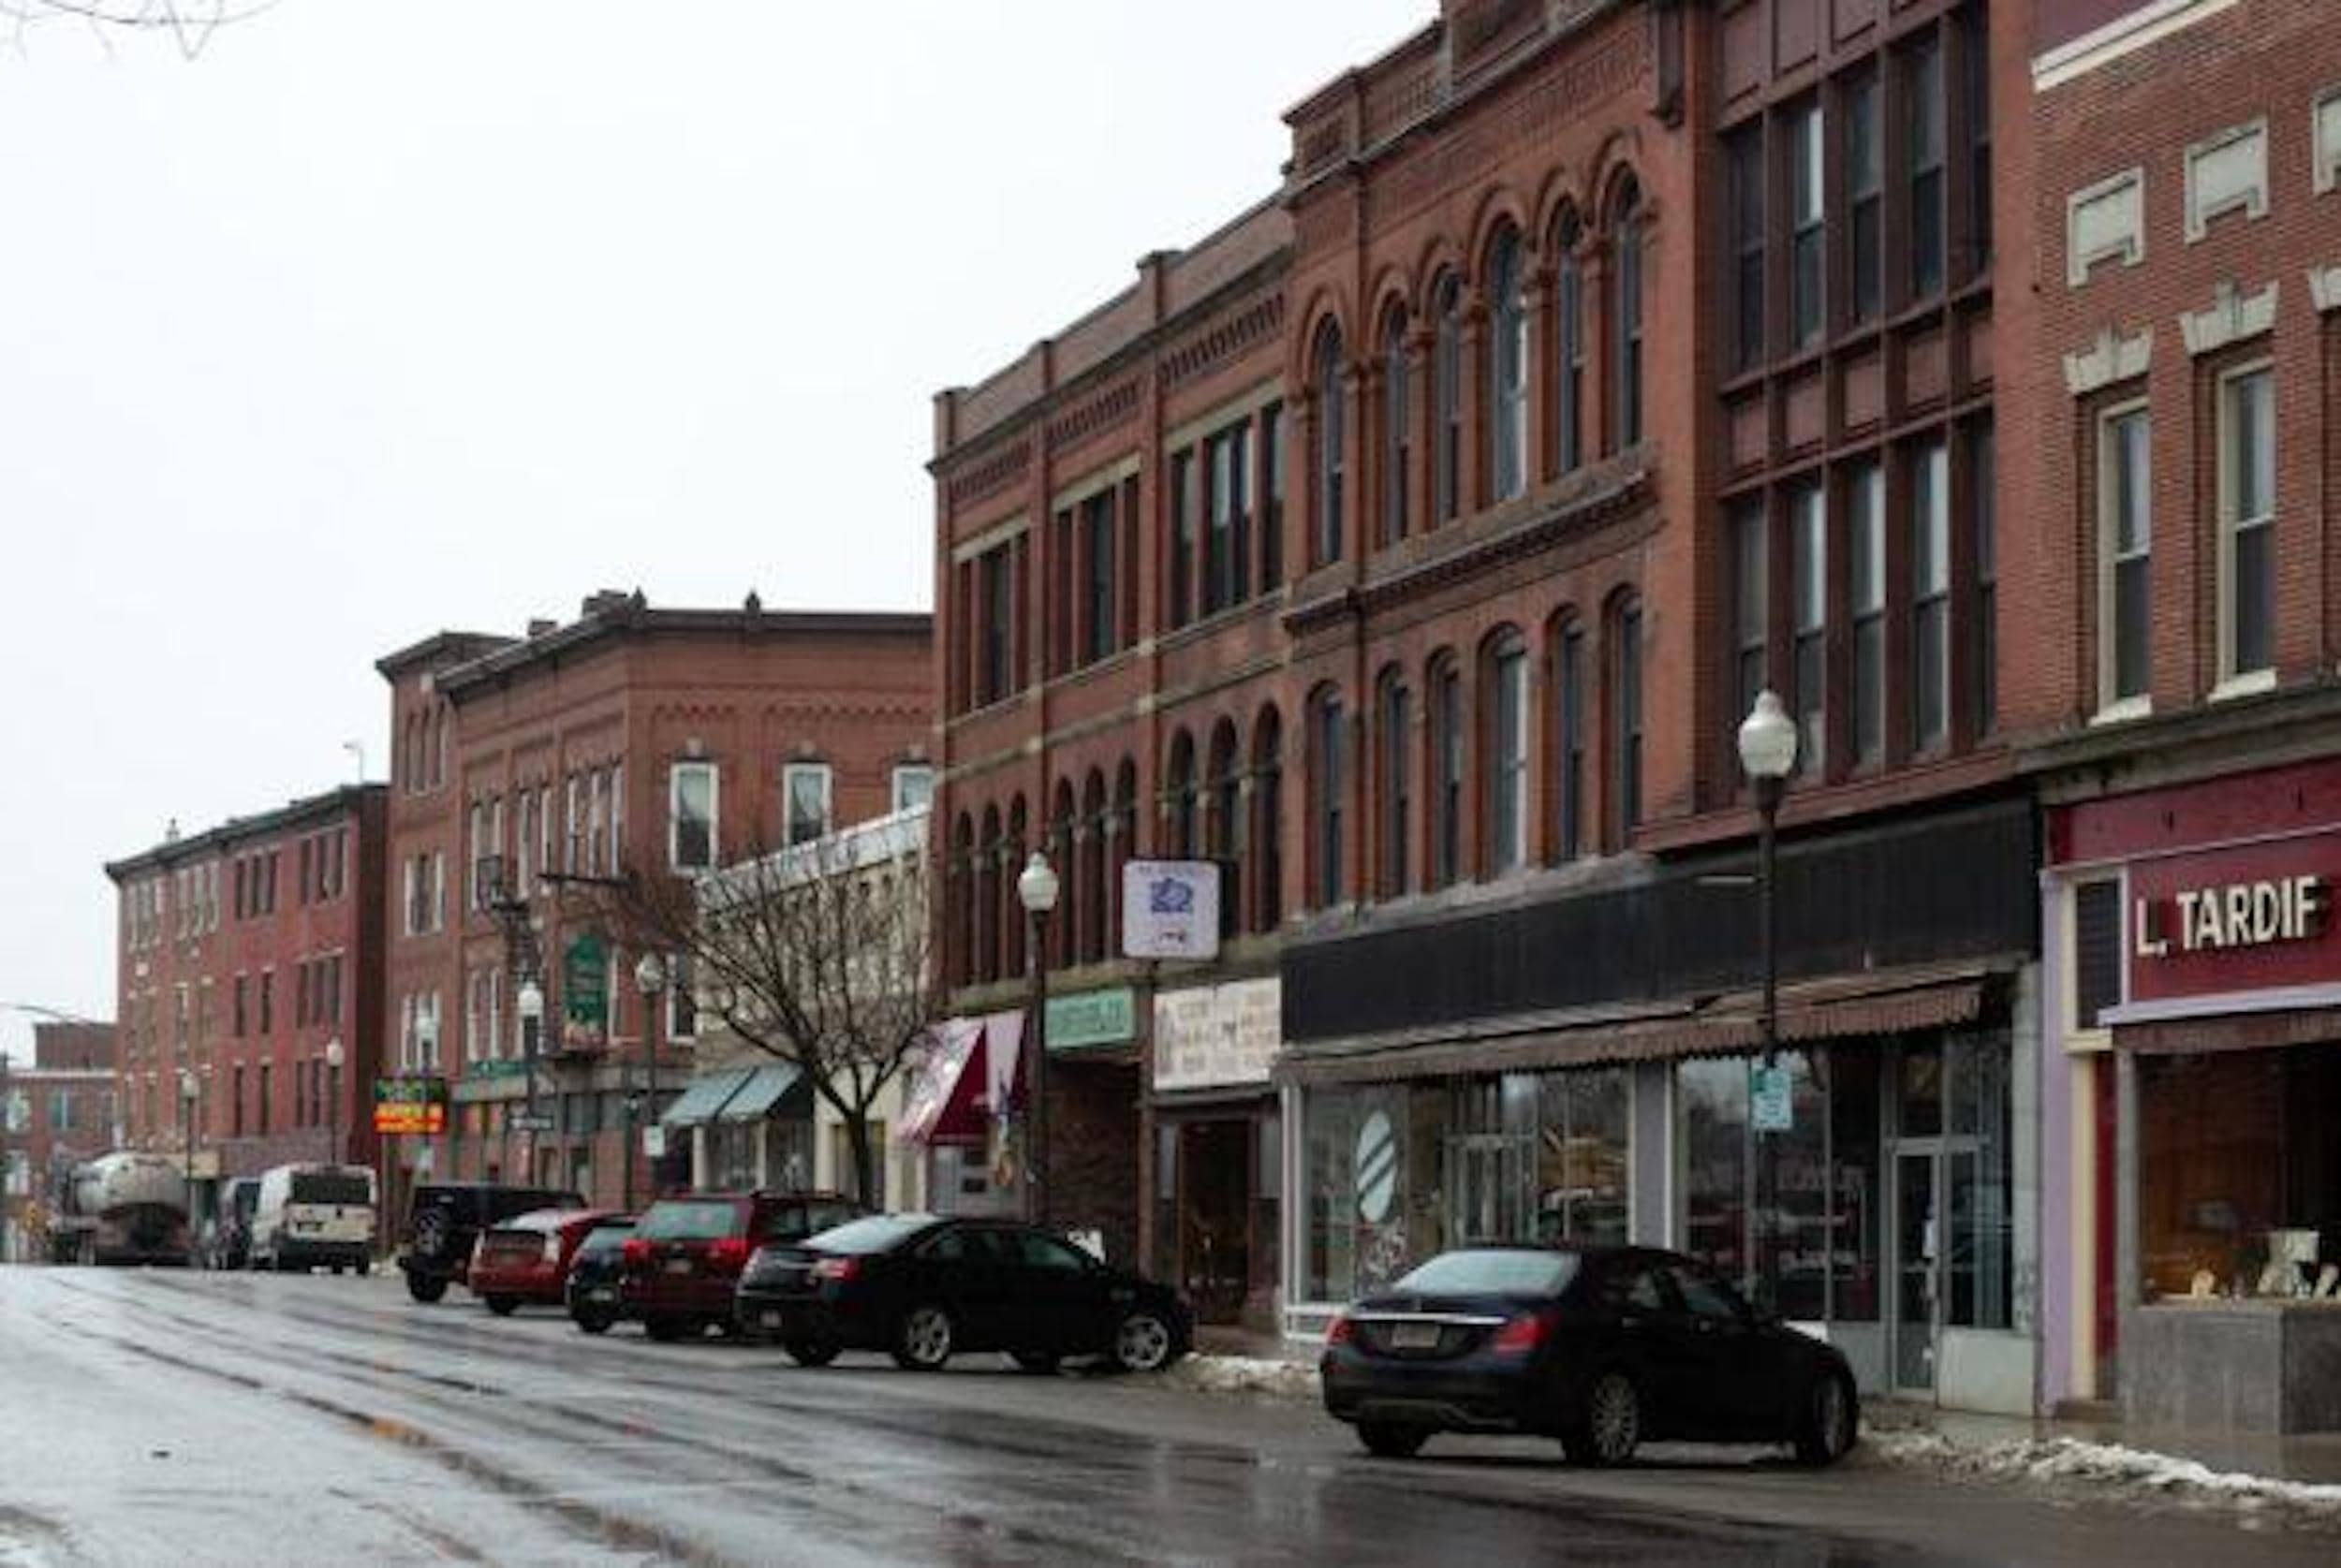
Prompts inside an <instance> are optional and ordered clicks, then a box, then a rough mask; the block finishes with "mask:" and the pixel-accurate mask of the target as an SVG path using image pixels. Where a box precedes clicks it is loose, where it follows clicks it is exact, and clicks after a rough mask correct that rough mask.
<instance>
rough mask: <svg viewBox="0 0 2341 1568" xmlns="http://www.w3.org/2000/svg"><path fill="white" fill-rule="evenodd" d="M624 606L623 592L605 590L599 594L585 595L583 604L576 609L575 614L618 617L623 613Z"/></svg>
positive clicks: (624, 595) (620, 590)
mask: <svg viewBox="0 0 2341 1568" xmlns="http://www.w3.org/2000/svg"><path fill="white" fill-rule="evenodd" d="M625 610H626V592H625V590H623V589H618V588H605V589H602V590H601V591H600V592H599V593H588V594H586V595H585V602H584V603H583V604H582V605H580V606H579V607H578V611H577V612H578V613H579V614H580V615H620V614H623V613H625Z"/></svg>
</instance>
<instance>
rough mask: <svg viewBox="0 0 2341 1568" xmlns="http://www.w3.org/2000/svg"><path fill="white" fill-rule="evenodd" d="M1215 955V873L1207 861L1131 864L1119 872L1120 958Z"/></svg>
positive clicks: (1206, 957)
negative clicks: (1120, 887) (1120, 890)
mask: <svg viewBox="0 0 2341 1568" xmlns="http://www.w3.org/2000/svg"><path fill="white" fill-rule="evenodd" d="M1218 954H1219V867H1218V866H1217V865H1216V864H1215V863H1214V862H1213V861H1210V860H1132V861H1131V862H1129V864H1127V865H1126V866H1124V867H1123V868H1122V956H1123V957H1125V958H1131V959H1209V958H1216V957H1217V956H1218Z"/></svg>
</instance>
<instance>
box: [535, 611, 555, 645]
mask: <svg viewBox="0 0 2341 1568" xmlns="http://www.w3.org/2000/svg"><path fill="white" fill-rule="evenodd" d="M560 625H561V623H560V622H558V621H555V620H553V619H552V618H551V617H550V616H544V615H532V616H530V617H529V618H528V640H529V641H531V642H534V641H536V640H537V638H538V637H543V636H545V635H546V634H547V633H549V632H553V631H557V630H558V629H559V628H560Z"/></svg>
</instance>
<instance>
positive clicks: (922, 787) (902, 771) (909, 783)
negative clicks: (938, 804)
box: [891, 762, 935, 812]
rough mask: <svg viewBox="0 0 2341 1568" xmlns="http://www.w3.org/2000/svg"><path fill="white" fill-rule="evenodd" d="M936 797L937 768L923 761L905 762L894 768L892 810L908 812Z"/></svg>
mask: <svg viewBox="0 0 2341 1568" xmlns="http://www.w3.org/2000/svg"><path fill="white" fill-rule="evenodd" d="M933 799H935V769H933V768H932V767H930V766H929V765H928V764H926V763H923V762H905V763H900V764H897V765H896V767H895V769H894V792H893V806H892V808H891V809H892V810H894V811H898V812H906V811H909V810H911V809H913V808H914V807H918V806H923V805H926V804H927V803H928V802H930V801H932V800H933Z"/></svg>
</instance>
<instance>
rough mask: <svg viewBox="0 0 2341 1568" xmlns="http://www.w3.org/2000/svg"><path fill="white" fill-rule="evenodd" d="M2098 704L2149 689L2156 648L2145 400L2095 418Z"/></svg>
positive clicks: (2149, 421)
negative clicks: (2154, 643)
mask: <svg viewBox="0 0 2341 1568" xmlns="http://www.w3.org/2000/svg"><path fill="white" fill-rule="evenodd" d="M2153 564H2154V425H2153V418H2152V416H2151V415H2149V414H2148V413H2147V411H2146V407H2145V405H2144V404H2143V403H2131V404H2129V405H2128V406H2126V407H2122V408H2116V409H2112V410H2110V411H2108V412H2107V413H2105V414H2104V415H2102V416H2100V417H2099V418H2098V707H2099V708H2100V709H2101V710H2102V709H2111V708H2113V707H2114V706H2115V705H2117V704H2119V703H2124V702H2129V701H2133V700H2136V699H2140V698H2142V697H2144V696H2146V693H2147V689H2148V685H2149V681H2150V676H2151V663H2152V653H2151V650H2152V648H2153V635H2154V634H2153V629H2152V610H2153V605H2154V598H2153V587H2152V580H2151V579H2152V573H2153Z"/></svg>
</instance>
